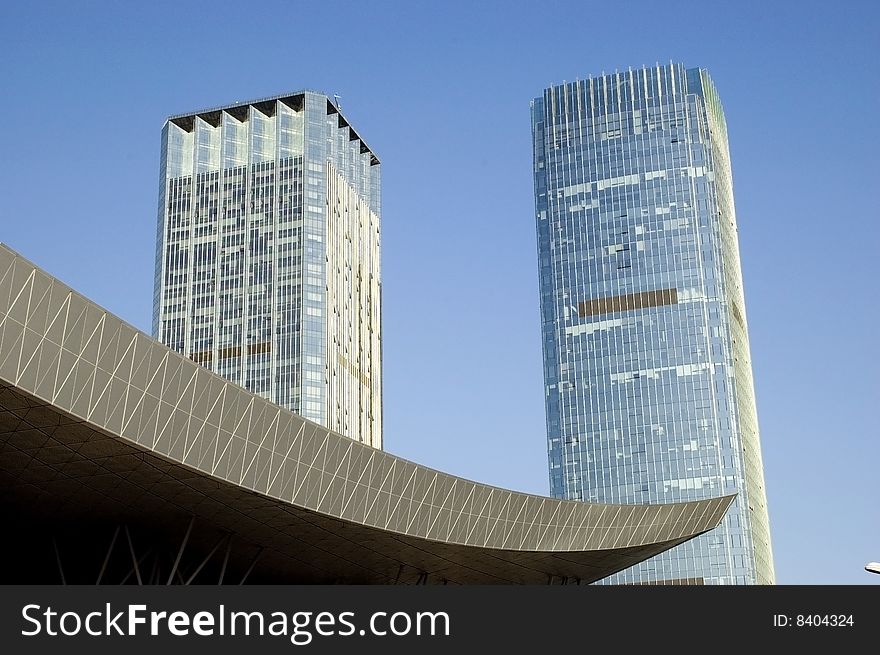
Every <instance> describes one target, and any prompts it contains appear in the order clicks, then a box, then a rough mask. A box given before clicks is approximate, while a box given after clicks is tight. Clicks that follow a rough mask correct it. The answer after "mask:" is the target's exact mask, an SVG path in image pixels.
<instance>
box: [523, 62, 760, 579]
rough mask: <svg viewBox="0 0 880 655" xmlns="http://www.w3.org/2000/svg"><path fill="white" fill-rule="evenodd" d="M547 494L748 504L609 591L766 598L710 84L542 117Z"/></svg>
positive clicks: (735, 277) (574, 101)
mask: <svg viewBox="0 0 880 655" xmlns="http://www.w3.org/2000/svg"><path fill="white" fill-rule="evenodd" d="M532 131H533V145H534V182H535V207H536V221H537V233H538V257H539V274H540V299H541V319H542V337H543V352H544V380H545V402H546V414H547V438H548V454H549V465H550V485H551V494H552V495H553V496H555V497H560V498H566V499H570V500H585V501H593V502H604V503H667V502H677V501H682V500H695V499H700V498H708V497H712V496H720V495H722V494H729V493H733V492H736V493H737V494H738V495H737V498H736V501H735V503H734V504H733V506H732V507H731V509H730V511H729V512H728V513H727V516H726V517H725V519H724V521H723V523H722V524H721V525H720V526H719V527H718V528H716V529H715V530H713V531H711V532H709V533H707V534H705V535H703V536H701V537H699V538H697V539H694V540H692V541H689V542H687V543H685V544H683V545H680V546H678V547H676V548H674V549H672V550H670V551H668V552H666V553H664V554H662V555H659V556H657V557H655V558H653V559H650V560H648V561H646V562H644V563H642V564H640V565H638V566H636V567H633V568H631V569H628V570H626V571H623V572H621V573H619V574H617V575H615V576H612V577H611V578H608V579H606V581H605V582H608V583H613V584H625V583H659V584H676V583H678V584H772V583H773V582H774V572H773V556H772V550H771V545H770V531H769V523H768V516H767V501H766V494H765V489H764V473H763V465H762V462H761V448H760V441H759V436H758V422H757V414H756V411H755V397H754V389H753V381H752V366H751V361H750V355H749V340H748V329H747V323H746V309H745V302H744V297H743V287H742V276H741V272H740V259H739V249H738V248H739V246H738V242H737V227H736V216H735V213H734V202H733V186H732V177H731V168H730V155H729V152H728V141H727V127H726V123H725V119H724V113H723V111H722V108H721V103H720V101H719V98H718V93H717V92H716V90H715V87H714V85H713V83H712V81H711V79H710V78H709V75H708V73H707V72H706V71H705V70H700V69H686V68H685V67H684V66H682V65H679V64H671V65H668V66H656V67H649V68H644V69H641V70H635V71H634V70H630V71H627V72H622V73H614V74H611V75H603V76H601V77H598V78H589V79H586V80H582V81H577V82H571V83H566V84H562V85H559V86H553V87H550V88H548V89H546V90H545V91H544V94H543V96H542V97H539V98H536V99H535V100H534V101H533V102H532Z"/></svg>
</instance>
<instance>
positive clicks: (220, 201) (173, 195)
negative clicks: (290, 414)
mask: <svg viewBox="0 0 880 655" xmlns="http://www.w3.org/2000/svg"><path fill="white" fill-rule="evenodd" d="M379 169H380V166H379V160H378V159H377V158H376V156H375V155H374V154H373V153H372V151H371V150H370V149H369V148H368V147H367V145H366V144H365V143H364V141H363V140H362V139H361V138H360V137H359V135H358V134H357V133H356V132H355V131H354V129H353V128H352V127H351V126H350V125H349V124H348V122H347V121H346V120H345V118H344V117H343V116H342V114H341V113H340V111H339V108H338V107H337V106H336V105H335V104H334V103H333V102H332V101H331V100H330V99H329V98H328V97H327V96H326V95H324V94H321V93H317V92H312V91H304V92H301V93H295V94H291V95H285V96H277V97H273V98H266V99H263V100H257V101H254V102H246V103H236V104H234V105H229V106H227V107H219V108H216V109H209V110H205V111H199V112H194V113H191V114H182V115H179V116H172V117H170V118H169V119H168V120H167V122H166V123H165V126H164V127H163V129H162V157H161V172H160V193H159V221H158V233H157V244H158V245H157V249H156V283H155V297H154V310H153V334H154V336H155V337H156V338H158V339H159V340H160V341H162V342H163V343H164V344H166V345H168V346H169V347H171V348H173V349H174V350H176V351H178V352H181V353H183V354H185V355H186V356H188V357H190V358H191V359H193V360H194V361H196V362H199V363H201V364H203V365H204V366H206V367H208V368H210V369H211V370H212V371H214V372H215V373H218V374H220V375H222V376H223V377H225V378H227V379H229V380H232V381H235V382H237V383H239V384H240V385H242V386H244V387H246V388H247V389H249V390H251V391H253V392H255V393H258V394H260V395H262V396H264V397H265V398H267V399H269V400H271V401H273V402H275V403H277V404H279V405H281V406H283V407H286V408H288V409H290V410H292V411H294V412H296V413H298V414H300V415H302V416H304V417H305V418H308V419H311V420H312V421H315V422H317V423H320V424H321V425H323V426H325V427H327V428H330V429H332V430H336V431H338V432H340V433H342V434H345V435H347V436H349V437H351V438H353V439H357V440H359V441H362V442H364V443H367V444H370V445H372V446H375V447H376V448H381V447H382V332H381V323H380V314H381V311H380V310H381V289H382V287H381V282H380V277H379V215H380V201H379V179H380V174H379Z"/></svg>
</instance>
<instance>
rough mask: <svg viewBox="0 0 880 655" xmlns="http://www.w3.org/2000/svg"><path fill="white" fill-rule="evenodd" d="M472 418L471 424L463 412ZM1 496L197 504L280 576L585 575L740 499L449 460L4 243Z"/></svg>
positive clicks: (37, 505) (32, 501)
mask: <svg viewBox="0 0 880 655" xmlns="http://www.w3.org/2000/svg"><path fill="white" fill-rule="evenodd" d="M465 427H466V426H465ZM0 494H2V495H3V496H4V501H3V502H4V504H7V505H12V506H14V507H17V508H18V509H19V510H23V508H25V507H26V508H27V510H28V512H32V513H33V514H34V515H35V516H40V517H42V518H43V519H45V520H46V521H48V522H50V523H51V522H64V521H68V522H69V521H72V520H83V519H84V518H88V519H89V520H96V519H98V518H101V517H104V518H107V519H108V520H110V519H111V518H112V519H113V520H125V521H129V522H130V521H141V522H143V521H149V522H151V524H155V525H161V524H163V523H168V524H172V523H174V522H175V521H176V522H178V523H179V522H180V521H181V520H182V519H183V518H188V517H195V519H196V520H197V521H198V522H199V523H200V524H202V525H206V526H210V527H211V528H212V529H215V530H217V531H219V532H220V533H225V534H229V535H233V534H234V535H236V537H237V538H239V539H241V540H244V541H246V542H247V543H249V544H251V545H252V546H254V547H255V548H258V549H260V550H261V551H262V552H263V555H262V557H261V560H260V569H259V570H260V571H261V572H262V579H266V580H270V579H272V580H277V581H285V582H297V581H316V582H329V581H348V582H374V583H384V582H394V581H412V580H416V579H418V580H420V581H425V580H427V581H430V582H435V581H437V582H439V581H442V582H460V583H546V582H548V580H554V579H560V580H561V579H566V580H572V581H574V580H577V581H579V582H580V581H583V582H590V581H594V580H597V579H600V578H602V577H606V576H608V575H610V574H611V573H613V572H615V571H618V570H620V569H622V568H625V567H628V566H631V565H633V564H635V563H637V562H639V561H641V560H644V559H646V558H648V557H650V556H653V555H655V554H657V553H659V552H661V551H663V550H666V549H667V548H671V547H672V546H674V545H677V544H679V543H681V542H683V541H686V540H688V539H691V538H693V537H695V536H697V535H699V534H701V533H703V532H705V531H707V530H710V529H712V528H713V527H715V526H716V525H717V524H718V523H719V522H720V520H721V518H722V517H723V516H724V513H725V512H726V511H727V508H728V507H729V505H730V503H731V502H732V499H733V496H725V497H721V498H715V499H711V500H704V501H696V502H688V503H677V504H670V505H599V504H591V503H581V502H569V501H561V500H555V499H551V498H543V497H540V496H534V495H530V494H524V493H518V492H514V491H509V490H505V489H499V488H496V487H491V486H488V485H483V484H479V483H476V482H472V481H470V480H465V479H462V478H458V477H455V476H452V475H448V474H445V473H441V472H439V471H435V470H433V469H430V468H426V467H424V466H420V465H418V464H414V463H412V462H409V461H407V460H404V459H401V458H399V457H395V456H394V455H391V454H389V453H386V452H383V451H380V450H376V449H373V448H371V447H369V446H365V445H363V444H360V443H358V442H356V441H354V440H352V439H349V438H347V437H344V436H342V435H339V434H336V433H334V432H331V431H328V430H327V429H326V428H323V427H321V426H319V425H317V424H314V423H311V422H309V421H307V420H305V419H303V418H302V417H300V416H297V415H296V414H293V413H291V412H289V411H287V410H285V409H283V408H281V407H278V406H277V405H274V404H272V403H270V402H269V401H267V400H264V399H263V398H261V397H259V396H256V395H254V394H252V393H249V392H248V391H246V390H244V389H242V388H241V387H239V386H237V385H235V384H233V383H231V382H228V381H226V380H225V379H223V378H221V377H219V376H217V375H215V374H213V373H211V372H210V371H208V370H207V369H205V368H203V367H202V366H200V365H198V364H196V363H194V362H192V361H190V360H188V359H186V358H185V357H183V356H181V355H179V354H178V353H176V352H173V351H171V350H169V349H168V348H166V347H165V346H163V345H162V344H160V343H158V342H156V341H155V340H153V339H151V338H150V337H148V336H147V335H145V334H143V333H142V332H139V331H138V330H136V329H135V328H133V327H132V326H130V325H128V324H127V323H125V322H123V321H122V320H120V319H118V318H116V317H115V316H113V315H111V314H110V313H108V312H107V311H106V310H104V309H102V308H100V307H99V306H97V305H96V304H94V303H92V302H90V301H88V300H87V299H85V298H83V297H82V296H81V295H79V294H77V293H76V292H74V291H72V290H71V289H70V288H69V287H67V286H66V285H64V284H63V283H61V282H59V281H58V280H57V279H55V278H53V277H51V276H50V275H48V274H47V273H45V272H44V271H42V270H40V269H39V268H37V267H36V266H35V265H34V264H32V263H30V262H28V261H27V260H25V259H23V258H22V257H20V256H19V255H17V254H16V253H15V252H13V251H12V250H10V249H8V248H6V247H5V246H2V245H0Z"/></svg>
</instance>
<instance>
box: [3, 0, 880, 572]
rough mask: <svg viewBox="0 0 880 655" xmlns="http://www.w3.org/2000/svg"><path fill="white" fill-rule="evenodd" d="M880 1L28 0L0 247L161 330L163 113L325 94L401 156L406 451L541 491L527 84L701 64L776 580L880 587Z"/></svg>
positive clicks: (402, 443)
mask: <svg viewBox="0 0 880 655" xmlns="http://www.w3.org/2000/svg"><path fill="white" fill-rule="evenodd" d="M877 6H878V5H876V3H873V2H867V1H865V2H834V3H828V2H735V3H734V2H725V3H717V2H714V3H707V2H693V3H680V2H662V3H661V2H643V3H639V2H632V3H627V2H621V3H612V2H607V1H605V2H595V3H591V2H583V1H581V2H570V3H562V2H552V1H550V2H541V3H537V2H535V3H497V4H496V3H489V2H485V3H477V2H462V3H457V2H357V3H355V2H351V3H346V2H332V1H330V2H293V1H289V2H270V1H260V2H254V3H247V2H244V3H243V2H222V1H215V2H209V3H199V2H154V1H150V2H139V3H134V2H132V3H127V2H126V3H122V2H113V3H111V2H106V3H99V2H39V3H37V2H18V3H7V4H5V5H4V7H3V9H2V10H0V42H2V43H3V57H2V58H0V89H2V93H3V97H4V100H5V103H4V124H5V126H4V129H3V130H2V131H0V152H2V158H0V184H2V194H0V197H2V205H0V240H2V241H4V242H6V243H8V244H9V245H10V246H12V247H13V248H15V249H17V250H18V251H20V252H21V253H22V254H24V255H25V256H27V257H29V258H30V259H32V260H33V261H35V262H37V263H38V264H40V265H41V266H43V267H44V268H46V269H47V270H48V271H50V272H51V273H53V274H55V275H57V276H59V277H60V278H61V279H63V280H64V281H66V282H68V283H69V284H71V285H72V286H73V287H75V288H76V289H78V290H80V291H81V292H83V293H84V294H85V295H87V296H89V297H91V298H93V299H94V300H96V301H98V302H99V303H101V304H103V305H104V306H105V307H107V308H109V309H110V310H112V311H113V312H114V313H116V314H118V315H120V316H121V317H123V318H125V319H127V320H129V321H130V322H132V323H134V324H135V325H136V326H138V327H141V328H143V329H144V330H149V325H150V311H151V298H152V285H153V280H152V275H153V270H152V262H153V249H154V243H153V240H154V231H155V221H156V202H157V193H158V164H159V162H158V157H159V132H160V129H161V127H162V123H163V121H164V119H165V117H166V116H167V115H169V114H174V113H179V112H186V111H190V110H195V109H199V108H203V107H207V106H214V105H218V104H224V103H229V102H233V101H236V100H248V99H252V98H256V97H262V96H267V95H272V94H276V93H283V92H286V91H294V90H298V89H301V88H314V89H319V90H323V91H325V92H327V93H329V94H334V93H338V94H339V95H340V96H341V97H342V106H343V112H344V113H345V114H346V115H347V117H348V118H349V119H350V120H351V122H352V124H353V125H354V126H355V127H356V128H357V130H358V131H359V133H360V134H362V135H363V136H364V138H365V140H366V141H367V142H368V143H369V144H370V146H371V147H372V148H373V149H374V150H375V151H376V152H377V153H378V155H379V157H380V158H381V159H382V162H383V170H382V174H383V189H382V193H383V202H384V206H383V217H382V220H383V249H384V250H383V265H384V273H383V280H384V294H385V295H384V320H385V325H384V340H385V358H384V364H385V425H386V434H385V441H386V447H387V449H388V450H389V451H391V452H393V453H396V454H399V455H402V456H404V457H407V458H409V459H413V460H415V461H418V462H420V463H424V464H427V465H429V466H432V467H435V468H440V469H443V470H446V471H449V472H452V473H456V474H459V475H463V476H466V477H468V478H472V479H477V480H481V481H486V482H489V483H493V484H497V485H501V486H505V487H511V488H514V489H519V490H523V491H530V492H536V493H547V491H548V481H547V463H546V450H545V437H544V406H543V391H542V388H543V387H542V373H541V349H540V333H539V316H538V295H537V265H536V262H535V234H534V222H533V213H534V212H533V200H532V179H531V172H530V166H531V151H530V133H529V129H530V127H529V100H530V99H531V98H532V97H534V96H536V95H539V94H540V93H541V91H542V89H543V88H544V87H546V86H548V85H549V84H551V83H558V82H562V81H563V80H573V79H575V78H578V77H580V78H584V77H586V76H588V75H589V74H591V73H592V74H599V73H602V72H603V71H605V72H609V71H613V70H615V69H626V68H627V67H630V66H632V67H636V66H640V65H643V64H653V63H655V62H657V61H660V62H667V61H669V60H676V61H682V62H684V63H685V64H687V65H688V66H700V67H705V68H708V69H709V71H710V73H711V75H712V77H713V78H714V80H715V83H716V85H717V86H718V89H719V91H720V93H721V97H722V100H723V102H724V107H725V111H726V114H727V121H728V126H729V131H730V140H731V141H730V145H731V151H732V158H733V171H734V180H735V196H736V203H737V215H738V220H739V228H740V238H741V244H740V245H741V250H742V263H743V270H744V276H745V285H746V301H747V308H748V315H749V324H750V329H751V342H752V355H753V361H754V370H755V380H756V387H757V393H758V413H759V418H760V424H761V438H762V443H763V453H764V464H765V471H766V480H767V488H768V496H769V508H770V520H771V527H772V532H773V546H774V550H775V559H776V570H777V576H778V580H779V582H780V583H866V584H871V583H875V582H880V576H871V575H870V574H868V573H865V572H864V571H863V569H862V567H863V566H864V564H865V563H866V562H868V561H869V560H880V475H878V474H880V458H878V455H877V453H878V443H880V439H878V437H880V429H878V418H877V417H878V413H877V412H878V407H880V393H878V378H880V376H878V368H877V367H878V362H877V360H878V346H877V333H878V324H880V311H878V293H877V281H878V260H880V257H878V254H877V248H878V245H880V240H878V221H880V210H878V206H880V205H878V202H877V199H876V188H877V186H878V173H880V170H878V168H880V167H878V163H877V161H878V152H880V139H878V124H880V121H878V118H877V111H878V107H880V79H878V78H880V76H878V63H877V61H878V54H880V48H878V34H880V20H878V17H880V13H878V9H877Z"/></svg>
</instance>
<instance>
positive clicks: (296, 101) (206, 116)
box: [166, 89, 379, 165]
mask: <svg viewBox="0 0 880 655" xmlns="http://www.w3.org/2000/svg"><path fill="white" fill-rule="evenodd" d="M306 93H313V94H315V95H319V96H323V97H324V98H325V99H326V100H327V115H330V114H336V115H337V118H338V126H339V128H340V129H344V128H348V138H349V141H360V145H361V154H363V153H367V152H368V153H370V164H371V165H375V164H378V163H379V158H378V157H377V156H376V153H375V152H373V150H372V149H371V148H370V147H369V146H368V145H367V144H366V142H365V141H364V140H363V138H361V136H360V135H359V134H358V133H357V132H356V131H355V129H354V128H353V127H352V126H351V124H350V123H349V122H348V120H347V119H346V118H345V116H343V114H342V112H341V111H340V109H339V106H338V105H337V104H336V103H335V102H333V100H332V99H331V97H330V96H328V95H327V94H326V93H324V92H323V91H316V90H314V89H302V90H300V91H295V92H293V93H282V94H279V95H274V96H268V97H265V98H259V99H257V100H244V101H240V102H233V103H231V104H227V105H220V106H217V107H210V108H207V109H200V110H198V111H191V112H186V113H183V114H172V115H171V116H169V117H168V118H167V119H166V120H167V121H168V122H170V123H174V124H175V125H177V127H179V128H181V129H183V130H186V131H187V132H191V131H192V130H193V127H194V125H195V119H196V116H198V117H199V118H201V119H202V120H203V121H205V122H206V123H208V124H210V125H213V126H214V127H217V126H218V125H220V116H221V114H222V113H223V112H226V113H227V114H229V115H230V116H232V117H233V118H235V119H236V120H239V121H243V120H245V119H246V118H247V115H248V108H249V107H253V108H254V109H256V110H257V111H259V112H260V113H262V114H265V115H266V116H274V115H275V103H276V102H283V103H284V104H285V105H287V106H288V107H290V108H291V109H293V110H294V111H301V110H302V108H303V104H304V99H305V95H306Z"/></svg>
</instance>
